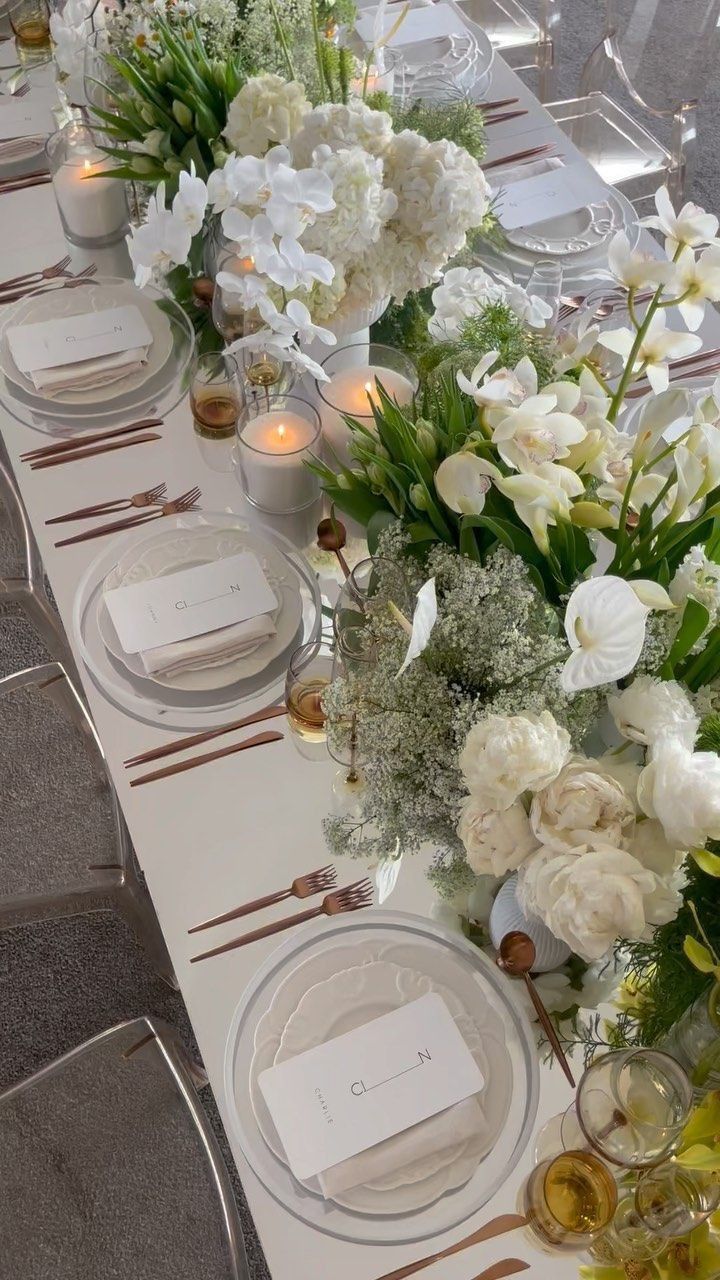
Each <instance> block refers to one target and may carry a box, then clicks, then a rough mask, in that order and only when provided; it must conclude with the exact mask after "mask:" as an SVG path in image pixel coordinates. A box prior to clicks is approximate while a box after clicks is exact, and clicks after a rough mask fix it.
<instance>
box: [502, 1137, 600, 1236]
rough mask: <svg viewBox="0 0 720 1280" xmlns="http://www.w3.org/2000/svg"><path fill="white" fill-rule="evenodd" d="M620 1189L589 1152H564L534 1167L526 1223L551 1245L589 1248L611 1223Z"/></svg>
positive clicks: (526, 1198) (529, 1182)
mask: <svg viewBox="0 0 720 1280" xmlns="http://www.w3.org/2000/svg"><path fill="white" fill-rule="evenodd" d="M616 1208H617V1187H616V1185H615V1179H614V1178H613V1176H612V1174H611V1173H610V1170H609V1169H608V1167H607V1165H606V1164H604V1162H603V1161H602V1160H600V1159H598V1157H597V1156H595V1155H593V1153H592V1152H591V1151H563V1152H561V1154H560V1155H557V1156H555V1157H554V1158H553V1159H552V1160H544V1161H543V1162H542V1164H539V1165H537V1166H536V1168H535V1169H533V1171H532V1173H531V1174H530V1177H529V1178H528V1181H527V1183H526V1186H525V1213H526V1215H527V1220H528V1225H529V1227H530V1228H531V1230H532V1231H533V1232H534V1233H535V1235H536V1236H538V1237H539V1239H540V1240H542V1242H543V1243H544V1244H546V1245H549V1246H550V1247H551V1248H553V1249H566V1250H572V1251H574V1252H577V1251H578V1250H580V1249H584V1248H587V1247H588V1246H589V1245H591V1244H592V1242H593V1241H594V1240H595V1239H596V1237H597V1236H598V1235H599V1234H600V1233H601V1232H602V1231H604V1230H605V1229H606V1228H607V1227H608V1225H609V1224H610V1223H611V1222H612V1220H613V1217H614V1216H615V1210H616Z"/></svg>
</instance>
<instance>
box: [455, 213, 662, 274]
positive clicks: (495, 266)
mask: <svg viewBox="0 0 720 1280" xmlns="http://www.w3.org/2000/svg"><path fill="white" fill-rule="evenodd" d="M607 202H608V204H609V205H610V207H611V209H612V210H614V213H615V216H614V219H613V224H614V225H615V226H616V229H617V230H620V231H624V232H625V234H626V235H627V237H628V240H629V241H630V248H631V249H634V248H635V247H636V245H637V243H638V240H639V239H640V227H639V226H638V224H637V221H636V218H637V215H636V213H635V210H634V209H633V206H632V205H631V204H630V201H629V200H628V199H627V198H626V197H625V196H624V195H623V194H622V192H620V191H610V190H608V193H607ZM544 225H545V227H546V229H547V227H548V225H549V224H544ZM609 243H610V240H609V237H608V240H607V241H603V242H602V243H601V244H599V245H596V246H595V247H594V248H591V249H585V250H583V251H581V252H579V253H571V254H570V255H568V256H562V255H559V254H558V255H553V261H556V262H557V263H558V264H559V265H560V266H561V267H562V273H563V274H562V287H563V290H565V291H567V290H568V289H569V288H571V287H572V288H579V287H581V286H582V285H585V284H589V283H590V282H591V281H592V280H593V279H596V278H598V277H600V276H603V275H607V273H608V265H607V251H608V245H609ZM548 256H549V255H548V253H547V252H546V253H530V252H529V251H527V250H524V249H520V248H518V247H516V246H515V245H514V244H511V243H510V242H509V241H506V242H505V243H504V244H503V245H502V247H500V246H497V247H496V246H495V245H490V244H482V245H481V246H480V247H479V248H477V249H476V250H475V254H474V257H475V258H476V260H477V261H478V262H479V263H481V264H482V265H483V266H486V267H489V268H490V269H491V270H494V271H497V272H499V273H501V274H505V275H507V274H508V273H509V274H510V275H512V277H513V279H514V280H516V281H517V282H518V284H523V285H525V284H527V282H528V280H529V279H530V276H531V275H532V272H533V268H534V267H535V266H536V264H537V263H538V262H539V261H541V260H542V259H543V258H546V257H548Z"/></svg>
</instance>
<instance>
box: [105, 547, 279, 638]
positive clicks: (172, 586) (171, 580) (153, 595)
mask: <svg viewBox="0 0 720 1280" xmlns="http://www.w3.org/2000/svg"><path fill="white" fill-rule="evenodd" d="M103 599H104V601H105V604H106V605H107V608H108V611H109V613H110V617H111V618H112V620H113V624H114V627H115V630H116V631H117V633H118V638H119V640H120V643H121V645H122V647H123V649H124V650H125V652H126V653H140V652H141V651H144V650H146V649H156V648H158V647H159V646H160V645H164V644H174V643H175V641H177V640H189V639H190V637H191V636H201V635H206V634H207V632H208V631H217V630H218V629H219V628H220V627H229V626H231V625H232V624H233V623H234V622H245V621H246V620H247V619H248V618H257V617H258V615H259V614H261V613H271V612H272V611H273V610H274V609H276V608H277V600H276V598H275V592H274V591H273V590H272V587H271V586H270V584H269V582H268V580H267V578H266V577H265V574H264V573H263V571H262V569H261V567H260V564H259V562H258V560H257V559H256V558H255V556H254V555H252V554H251V552H249V551H241V552H240V553H239V555H236V556H226V557H225V559H223V560H215V561H213V562H212V564H199V565H195V566H194V568H192V569H181V570H180V572H179V573H169V574H166V575H165V577H163V578H150V579H149V580H148V581H147V582H134V583H132V584H131V585H130V586H127V587H114V588H113V589H112V590H110V591H106V592H105V595H104V596H103Z"/></svg>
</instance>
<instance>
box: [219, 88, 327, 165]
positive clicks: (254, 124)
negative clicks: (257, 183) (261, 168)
mask: <svg viewBox="0 0 720 1280" xmlns="http://www.w3.org/2000/svg"><path fill="white" fill-rule="evenodd" d="M309 111H310V103H309V102H308V100H307V98H306V97H305V90H304V88H303V86H302V85H301V84H298V83H297V81H295V80H283V79H282V77H281V76H275V75H260V76H253V77H252V78H251V79H250V80H247V81H246V82H245V84H244V85H243V87H242V89H241V90H240V92H239V93H238V94H236V96H235V97H234V98H233V100H232V102H231V103H230V106H229V108H228V118H227V124H226V125H225V137H226V138H227V141H228V142H229V144H230V146H231V147H233V148H234V150H235V151H237V153H238V155H241V156H262V155H264V154H265V152H266V151H267V150H268V148H269V147H271V146H273V145H274V144H275V143H287V142H289V141H290V139H291V138H292V137H293V136H294V135H295V134H296V133H297V131H298V129H299V128H300V126H301V124H302V121H303V117H304V116H306V114H307V113H308V112H309Z"/></svg>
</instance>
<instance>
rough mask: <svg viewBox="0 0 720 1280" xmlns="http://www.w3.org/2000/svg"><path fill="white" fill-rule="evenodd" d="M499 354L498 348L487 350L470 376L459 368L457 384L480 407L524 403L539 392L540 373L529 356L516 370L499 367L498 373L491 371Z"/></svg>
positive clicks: (518, 364) (519, 363) (521, 361)
mask: <svg viewBox="0 0 720 1280" xmlns="http://www.w3.org/2000/svg"><path fill="white" fill-rule="evenodd" d="M499 354H500V353H499V352H498V351H488V352H486V354H485V355H484V356H483V357H482V358H481V359H480V360H478V363H477V364H476V365H475V368H474V369H473V371H472V373H471V374H470V377H469V378H467V377H466V376H465V374H464V373H463V372H462V370H460V371H458V374H457V383H458V386H459V388H460V390H461V391H464V392H465V394H466V395H468V396H471V397H472V399H473V400H474V401H475V403H476V404H477V405H479V406H483V405H497V404H507V405H517V404H521V403H522V401H523V400H524V399H525V397H526V396H530V395H534V393H535V392H536V391H537V373H536V372H535V365H534V364H533V362H532V360H531V359H530V357H529V356H523V357H522V359H521V360H519V361H518V363H517V364H516V366H515V368H514V369H505V368H503V369H496V370H495V372H494V373H490V370H491V369H492V367H493V365H495V364H497V360H498V356H499ZM488 374H489V375H490V376H489V377H488V376H487V375H488Z"/></svg>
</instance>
